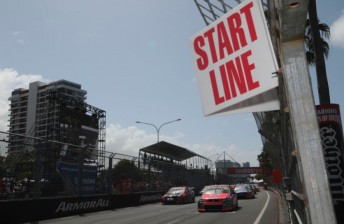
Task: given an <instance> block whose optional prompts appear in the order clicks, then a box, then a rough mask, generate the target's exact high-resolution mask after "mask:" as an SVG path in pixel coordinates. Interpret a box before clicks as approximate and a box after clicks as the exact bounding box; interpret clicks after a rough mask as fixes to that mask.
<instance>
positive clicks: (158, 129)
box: [136, 118, 182, 142]
mask: <svg viewBox="0 0 344 224" xmlns="http://www.w3.org/2000/svg"><path fill="white" fill-rule="evenodd" d="M180 120H182V119H180V118H179V119H177V120H173V121H168V122H165V123H163V124H161V125H160V126H159V127H157V126H156V125H154V124H151V123H146V122H141V121H136V123H138V124H147V125H150V126H153V127H154V128H155V129H156V132H157V137H158V141H157V142H159V135H160V129H161V127H162V126H164V125H166V124H169V123H172V122H176V121H180Z"/></svg>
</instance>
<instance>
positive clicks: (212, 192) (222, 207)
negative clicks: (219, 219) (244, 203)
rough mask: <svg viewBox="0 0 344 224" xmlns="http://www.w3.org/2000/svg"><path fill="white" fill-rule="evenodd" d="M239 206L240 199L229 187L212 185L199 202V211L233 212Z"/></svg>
mask: <svg viewBox="0 0 344 224" xmlns="http://www.w3.org/2000/svg"><path fill="white" fill-rule="evenodd" d="M238 206H239V204H238V198H237V195H236V194H235V192H234V190H233V189H232V188H230V186H229V185H210V186H207V188H206V189H205V190H204V192H203V194H202V196H201V199H200V200H199V201H198V211H199V212H205V211H210V210H219V211H232V210H235V209H237V208H238Z"/></svg>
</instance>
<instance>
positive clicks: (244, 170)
mask: <svg viewBox="0 0 344 224" xmlns="http://www.w3.org/2000/svg"><path fill="white" fill-rule="evenodd" d="M271 172H272V170H271V169H268V168H263V167H229V168H227V174H269V173H271Z"/></svg>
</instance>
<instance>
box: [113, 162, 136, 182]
mask: <svg viewBox="0 0 344 224" xmlns="http://www.w3.org/2000/svg"><path fill="white" fill-rule="evenodd" d="M129 178H130V179H131V180H132V181H140V180H142V172H141V170H140V169H139V168H138V167H137V166H136V165H135V163H134V162H132V161H130V160H121V161H119V162H118V163H117V164H116V165H115V166H114V168H113V170H112V180H113V183H118V182H119V181H120V180H126V179H129Z"/></svg>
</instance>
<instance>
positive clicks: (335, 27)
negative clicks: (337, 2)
mask: <svg viewBox="0 0 344 224" xmlns="http://www.w3.org/2000/svg"><path fill="white" fill-rule="evenodd" d="M330 41H331V43H332V44H333V45H335V46H338V47H341V48H344V10H343V11H342V14H341V15H340V17H339V18H338V19H337V20H336V21H334V23H333V24H332V25H331V38H330Z"/></svg>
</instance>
